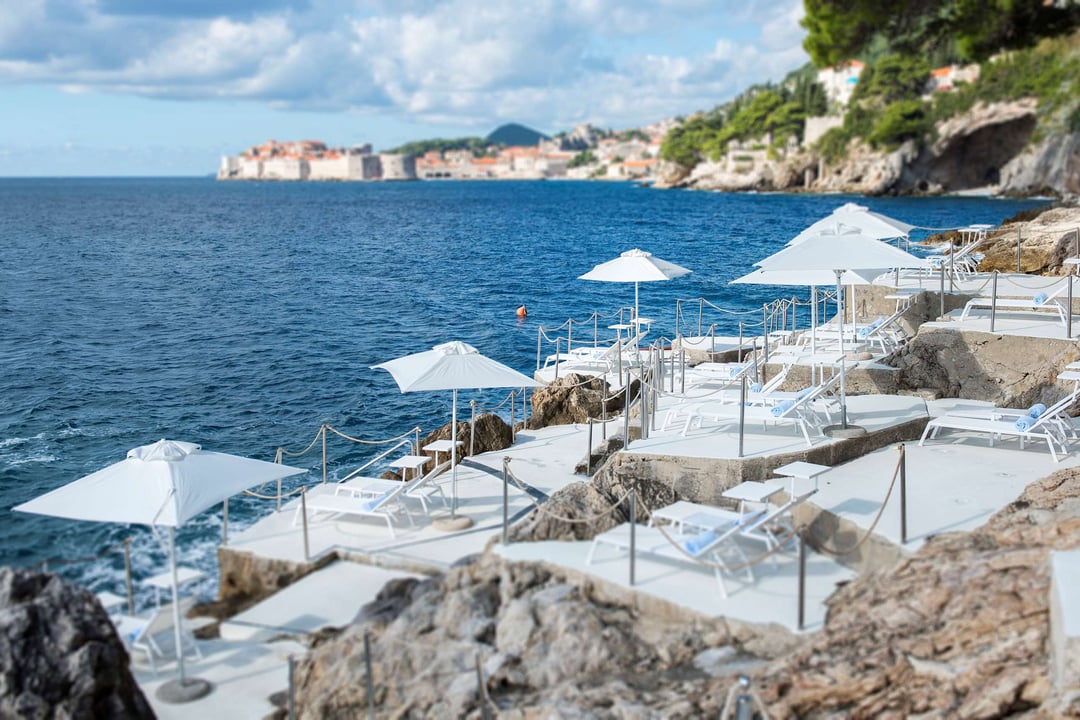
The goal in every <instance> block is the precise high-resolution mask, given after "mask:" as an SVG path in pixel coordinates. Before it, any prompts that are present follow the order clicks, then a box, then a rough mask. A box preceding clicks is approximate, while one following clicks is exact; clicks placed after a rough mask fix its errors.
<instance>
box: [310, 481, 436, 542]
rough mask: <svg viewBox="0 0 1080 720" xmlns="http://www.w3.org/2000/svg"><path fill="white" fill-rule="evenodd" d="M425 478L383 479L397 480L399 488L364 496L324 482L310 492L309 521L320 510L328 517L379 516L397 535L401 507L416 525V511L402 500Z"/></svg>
mask: <svg viewBox="0 0 1080 720" xmlns="http://www.w3.org/2000/svg"><path fill="white" fill-rule="evenodd" d="M425 477H427V476H422V477H419V478H417V479H416V480H411V481H410V482H408V483H404V482H395V481H383V482H393V483H394V485H395V487H394V488H393V489H392V490H391V491H390V492H386V493H383V494H382V495H377V496H375V497H364V496H363V495H361V494H359V493H355V494H354V493H349V492H345V493H338V492H337V487H336V486H334V487H331V486H326V485H323V486H319V487H316V488H315V489H314V490H313V491H312V492H310V493H308V495H307V498H306V499H305V504H306V505H307V513H308V520H309V521H310V520H312V519H313V518H314V517H315V516H317V515H318V514H319V513H324V514H326V515H327V516H328V517H327V519H329V518H332V517H337V516H340V515H357V516H359V517H370V518H378V519H380V520H383V521H385V522H386V527H387V529H388V530H389V531H390V537H396V534H395V533H394V517H395V516H396V514H397V511H398V510H399V509H400V510H403V511H404V512H405V515H406V517H408V519H409V524H410V525H412V524H414V523H413V519H412V514H411V513H410V512H409V509H408V508H407V507H406V506H405V504H404V503H403V502H401V501H400V498H401V496H402V495H403V494H404V493H405V492H406V491H407V490H408V489H409V487H410V486H412V485H414V484H419V483H420V482H422V481H423V480H424V479H425ZM371 479H375V478H371ZM303 507H304V506H303V505H297V506H296V514H295V515H294V516H293V525H294V526H295V525H297V524H298V523H299V521H300V516H301V512H302V511H303Z"/></svg>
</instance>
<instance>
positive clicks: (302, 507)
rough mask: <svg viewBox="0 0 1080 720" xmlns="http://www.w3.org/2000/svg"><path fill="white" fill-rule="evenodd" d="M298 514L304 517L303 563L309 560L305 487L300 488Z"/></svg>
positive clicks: (309, 547)
mask: <svg viewBox="0 0 1080 720" xmlns="http://www.w3.org/2000/svg"><path fill="white" fill-rule="evenodd" d="M300 514H301V515H302V516H303V517H304V562H307V561H308V560H310V559H311V541H310V540H309V539H308V525H307V485H303V486H301V487H300Z"/></svg>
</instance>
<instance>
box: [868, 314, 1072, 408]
mask: <svg viewBox="0 0 1080 720" xmlns="http://www.w3.org/2000/svg"><path fill="white" fill-rule="evenodd" d="M1075 359H1076V349H1075V343H1074V342H1072V341H1069V340H1065V339H1051V338H1030V337H1019V336H1010V335H991V334H989V333H978V332H962V333H961V332H955V331H953V330H951V329H948V328H945V329H942V328H933V329H930V330H927V329H926V328H923V329H922V330H920V332H919V334H918V335H917V336H916V337H915V338H914V339H913V340H912V341H911V342H909V343H908V344H907V345H905V346H904V347H903V348H901V349H900V350H899V351H898V352H897V353H895V354H893V355H892V356H891V357H889V358H888V359H887V363H888V364H889V365H892V366H893V367H896V368H899V369H900V386H901V387H902V388H907V389H909V390H912V391H926V390H932V391H933V392H935V393H937V394H938V395H939V396H941V397H956V398H964V399H968V400H987V401H989V402H992V403H994V404H995V405H999V406H1003V407H1027V406H1030V405H1033V404H1034V403H1036V402H1047V403H1052V402H1054V401H1055V400H1057V399H1058V398H1059V397H1060V396H1061V395H1063V394H1064V392H1065V391H1066V387H1065V386H1064V385H1062V386H1057V385H1055V383H1054V381H1055V377H1056V375H1055V372H1056V370H1055V369H1056V368H1061V367H1064V366H1065V365H1066V364H1068V363H1069V362H1071V361H1072V360H1075ZM1068 389H1071V387H1069V388H1068Z"/></svg>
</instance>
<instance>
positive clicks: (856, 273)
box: [728, 268, 884, 286]
mask: <svg viewBox="0 0 1080 720" xmlns="http://www.w3.org/2000/svg"><path fill="white" fill-rule="evenodd" d="M882 272H884V271H883V270H845V271H844V274H843V275H842V276H841V277H842V282H843V284H844V285H872V284H873V282H874V278H875V277H877V276H878V275H880V274H881V273H882ZM835 283H836V273H834V272H833V271H832V270H765V269H763V268H758V269H757V270H754V271H753V272H749V273H747V274H746V275H743V276H742V277H738V278H735V279H734V280H732V281H731V282H730V283H728V284H729V285H798V286H803V285H833V284H835Z"/></svg>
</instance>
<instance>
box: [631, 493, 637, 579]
mask: <svg viewBox="0 0 1080 720" xmlns="http://www.w3.org/2000/svg"><path fill="white" fill-rule="evenodd" d="M636 528H637V490H636V489H634V488H631V489H630V587H633V586H634V551H635V550H636V549H637V548H636V541H637V537H636V535H637V533H636V532H635V529H636Z"/></svg>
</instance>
